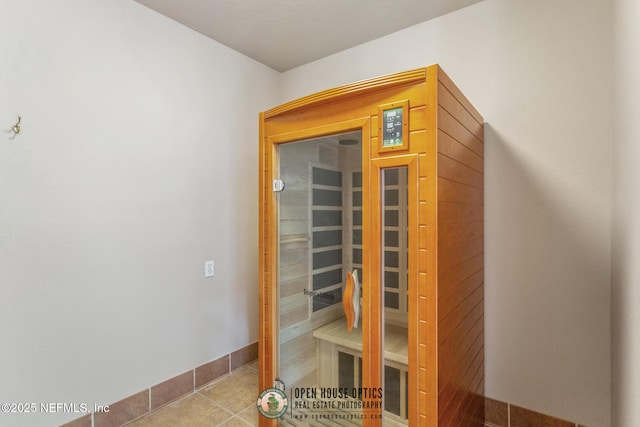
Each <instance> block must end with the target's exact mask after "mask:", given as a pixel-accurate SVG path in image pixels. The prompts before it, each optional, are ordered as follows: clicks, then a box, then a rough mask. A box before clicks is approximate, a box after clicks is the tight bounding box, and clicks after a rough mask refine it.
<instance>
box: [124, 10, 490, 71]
mask: <svg viewBox="0 0 640 427" xmlns="http://www.w3.org/2000/svg"><path fill="white" fill-rule="evenodd" d="M135 1H137V2H138V3H141V4H143V5H145V6H147V7H149V8H151V9H153V10H155V11H157V12H159V13H161V14H162V15H165V16H167V17H169V18H171V19H173V20H175V21H177V22H180V23H181V24H184V25H186V26H187V27H189V28H191V29H193V30H195V31H197V32H199V33H202V34H204V35H205V36H207V37H210V38H211V39H213V40H216V41H217V42H219V43H222V44H223V45H225V46H227V47H230V48H231V49H234V50H236V51H238V52H240V53H243V54H244V55H247V56H249V57H250V58H253V59H255V60H256V61H258V62H261V63H263V64H265V65H267V66H269V67H271V68H273V69H275V70H277V71H287V70H290V69H292V68H296V67H299V66H301V65H304V64H307V63H309V62H312V61H315V60H317V59H320V58H324V57H325V56H328V55H331V54H334V53H337V52H340V51H343V50H345V49H349V48H351V47H354V46H357V45H359V44H362V43H365V42H367V41H370V40H374V39H376V38H379V37H382V36H385V35H388V34H391V33H393V32H395V31H399V30H401V29H403V28H407V27H410V26H412V25H416V24H419V23H421V22H424V21H428V20H430V19H433V18H436V17H438V16H441V15H445V14H447V13H450V12H453V11H455V10H458V9H461V8H463V7H467V6H470V5H472V4H474V3H478V2H480V1H481V0H348V1H345V0H321V1H320V0H240V1H238V0H186V1H185V0H135Z"/></svg>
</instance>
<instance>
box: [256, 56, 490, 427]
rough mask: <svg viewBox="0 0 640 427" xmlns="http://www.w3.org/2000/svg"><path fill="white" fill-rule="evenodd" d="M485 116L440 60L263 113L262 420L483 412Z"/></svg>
mask: <svg viewBox="0 0 640 427" xmlns="http://www.w3.org/2000/svg"><path fill="white" fill-rule="evenodd" d="M483 123H484V120H483V118H482V116H481V115H480V114H479V113H478V111H476V109H475V108H474V107H473V106H472V105H471V103H470V102H469V101H468V100H467V98H466V97H465V96H464V95H463V93H462V92H461V91H460V89H458V87H456V85H455V84H454V83H453V82H452V81H451V79H450V78H449V77H448V76H447V75H446V74H445V72H444V71H443V70H442V69H441V68H440V67H439V66H438V65H432V66H429V67H426V68H421V69H417V70H411V71H407V72H403V73H398V74H393V75H388V76H383V77H379V78H373V79H370V80H365V81H360V82H357V83H354V84H350V85H346V86H342V87H338V88H334V89H330V90H326V91H324V92H320V93H316V94H313V95H310V96H307V97H304V98H301V99H298V100H295V101H292V102H289V103H287V104H284V105H281V106H279V107H276V108H273V109H271V110H269V111H265V112H263V113H261V114H260V142H259V146H260V161H259V163H260V164H259V168H260V175H259V176H260V227H259V242H260V249H259V250H260V262H259V277H260V283H259V287H260V326H259V328H260V330H259V334H260V337H259V351H260V354H259V383H260V384H259V388H260V390H261V391H262V390H269V389H273V388H279V389H280V390H282V391H283V392H284V395H285V396H286V400H282V399H280V409H281V410H282V411H280V412H278V413H277V416H274V417H270V416H269V414H266V416H265V414H261V415H260V425H261V426H276V425H283V426H296V425H301V426H302V425H312V426H313V425H318V426H320V425H323V426H325V425H336V426H337V425H363V426H382V425H384V426H406V425H409V426H416V427H418V426H441V427H464V426H482V425H483V418H484V400H483V392H484V256H483V248H484V237H483V225H484V218H483V212H484V209H483V203H484V202H483V199H484V197H483V173H484V161H483V156H484V148H483V147H484V131H483V129H484V128H483ZM331 402H334V403H331ZM275 405H276V406H277V405H278V404H275ZM314 405H315V406H314ZM285 408H286V411H285V410H284V409H285ZM276 409H277V408H276Z"/></svg>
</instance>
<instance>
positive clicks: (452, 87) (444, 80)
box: [438, 67, 484, 123]
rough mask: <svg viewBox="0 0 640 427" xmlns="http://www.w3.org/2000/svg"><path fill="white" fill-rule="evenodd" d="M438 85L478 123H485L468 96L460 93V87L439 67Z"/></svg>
mask: <svg viewBox="0 0 640 427" xmlns="http://www.w3.org/2000/svg"><path fill="white" fill-rule="evenodd" d="M438 83H439V84H442V85H443V86H444V87H446V88H447V90H448V91H449V92H451V94H453V96H454V97H455V98H456V100H457V101H458V102H459V103H460V104H462V105H463V106H464V108H465V109H466V110H467V111H468V112H469V113H470V114H471V115H472V116H473V117H474V118H475V119H476V121H477V122H478V123H484V119H483V117H482V115H481V114H480V113H479V112H478V110H476V109H475V107H474V106H473V105H472V104H471V102H469V100H468V99H467V97H466V96H464V94H463V93H462V91H460V89H459V88H458V86H456V84H455V83H453V81H452V80H451V78H450V77H449V76H448V75H447V73H445V72H444V70H443V69H442V68H440V67H438Z"/></svg>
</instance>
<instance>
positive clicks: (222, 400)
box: [198, 366, 258, 413]
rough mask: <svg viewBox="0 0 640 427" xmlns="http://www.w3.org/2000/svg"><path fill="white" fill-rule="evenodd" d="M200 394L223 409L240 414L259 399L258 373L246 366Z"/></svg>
mask: <svg viewBox="0 0 640 427" xmlns="http://www.w3.org/2000/svg"><path fill="white" fill-rule="evenodd" d="M198 393H200V394H202V395H203V396H205V397H207V398H208V399H211V400H212V401H214V402H216V403H217V404H219V405H220V406H222V407H223V408H225V409H227V410H229V411H231V412H234V413H238V412H240V411H243V410H244V409H246V408H247V407H249V406H250V405H251V404H255V401H256V399H257V397H258V373H257V372H256V371H255V370H253V369H250V368H247V367H246V366H245V367H242V368H240V369H237V370H236V371H234V372H233V373H232V374H231V375H229V376H227V377H225V378H223V379H221V380H220V381H216V382H215V383H214V384H212V385H210V386H209V387H206V388H204V389H202V390H200V391H199V392H198Z"/></svg>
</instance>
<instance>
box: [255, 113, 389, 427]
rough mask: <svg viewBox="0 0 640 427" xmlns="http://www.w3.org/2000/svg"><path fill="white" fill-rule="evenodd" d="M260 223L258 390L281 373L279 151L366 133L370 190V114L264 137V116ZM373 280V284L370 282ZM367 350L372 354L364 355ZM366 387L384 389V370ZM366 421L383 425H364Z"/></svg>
mask: <svg viewBox="0 0 640 427" xmlns="http://www.w3.org/2000/svg"><path fill="white" fill-rule="evenodd" d="M260 119H261V122H260V141H261V144H260V170H261V171H262V172H261V174H260V177H259V178H260V179H259V180H260V222H259V233H260V239H259V254H260V259H259V269H260V286H259V288H260V291H259V305H258V306H259V344H258V346H259V351H258V354H259V358H258V366H259V370H258V380H259V389H260V390H264V389H266V388H270V387H272V384H273V381H274V379H275V378H276V377H277V372H278V357H279V354H278V350H279V344H278V343H279V337H278V330H279V329H278V324H279V319H278V289H279V288H278V283H279V281H278V254H279V250H278V212H277V197H276V193H274V192H273V190H272V184H271V183H272V182H273V180H274V179H276V178H277V176H276V174H277V171H279V163H278V156H277V150H278V146H279V145H280V144H286V143H292V142H296V141H303V140H305V139H310V138H316V137H322V136H329V135H335V134H339V133H345V132H351V131H361V132H362V192H363V194H367V193H368V192H369V169H370V162H371V118H370V117H361V118H355V119H349V120H343V121H338V122H334V123H328V124H325V125H322V126H314V127H304V124H298V125H297V126H296V124H292V126H291V128H289V129H286V131H285V132H282V133H279V134H276V135H270V136H265V135H264V117H263V115H262V114H261V115H260ZM369 212H370V205H369V201H368V199H367V200H365V198H364V197H363V201H362V223H363V225H364V224H368V223H369ZM369 232H370V231H369V227H364V226H363V242H365V241H368V240H371V238H370V237H369V236H368V233H369ZM369 255H370V254H369V250H368V248H367V247H366V245H364V244H363V248H362V262H363V266H364V265H366V264H368V262H369V261H368V257H369ZM370 283H373V282H370ZM366 289H367V285H365V284H363V307H362V313H361V314H362V330H363V334H362V346H363V348H362V350H363V354H368V352H369V348H370V346H371V345H372V340H373V339H374V337H373V336H372V333H371V331H372V329H373V328H371V323H370V322H371V317H370V306H369V305H368V303H367V301H368V297H367V295H368V290H366ZM365 352H367V353H365ZM367 380H368V382H369V384H366V383H365V384H366V387H381V384H382V378H381V369H379V370H378V374H377V376H376V375H374V376H371V377H369V378H367ZM363 425H379V424H364V423H363ZM260 426H261V427H266V426H277V419H268V418H265V417H260Z"/></svg>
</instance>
